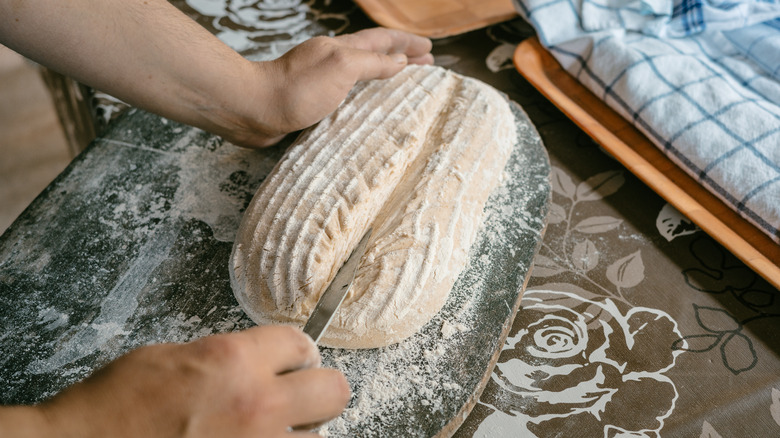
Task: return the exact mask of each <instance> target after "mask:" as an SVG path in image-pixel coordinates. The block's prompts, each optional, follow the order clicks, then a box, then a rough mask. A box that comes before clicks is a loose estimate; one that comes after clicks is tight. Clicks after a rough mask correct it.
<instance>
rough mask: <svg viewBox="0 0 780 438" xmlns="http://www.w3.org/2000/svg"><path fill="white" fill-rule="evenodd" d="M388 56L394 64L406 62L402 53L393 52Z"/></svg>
mask: <svg viewBox="0 0 780 438" xmlns="http://www.w3.org/2000/svg"><path fill="white" fill-rule="evenodd" d="M390 58H391V59H392V60H393V61H395V63H396V64H406V55H404V54H403V53H393V54H392V55H390Z"/></svg>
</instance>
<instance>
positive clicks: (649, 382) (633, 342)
mask: <svg viewBox="0 0 780 438" xmlns="http://www.w3.org/2000/svg"><path fill="white" fill-rule="evenodd" d="M548 286H550V285H548ZM564 288H565V289H569V290H572V288H574V289H578V288H577V287H576V286H573V285H566V287H564ZM564 288H557V287H556V288H555V289H564ZM585 296H590V298H585ZM517 318H518V319H520V321H519V323H518V322H516V323H515V324H514V326H513V329H512V331H511V332H510V334H509V337H508V338H507V340H506V345H505V346H504V350H503V351H502V353H501V355H500V356H499V360H498V364H497V365H496V370H495V372H494V374H493V378H492V380H491V382H490V383H489V385H488V387H489V389H488V390H486V393H487V394H489V397H487V398H488V399H487V400H486V398H485V397H483V398H482V401H483V403H485V404H487V405H490V407H491V408H493V409H495V411H494V412H492V413H491V414H490V415H488V416H487V418H486V419H485V420H484V421H483V423H482V424H481V425H480V427H479V429H478V430H477V433H476V435H475V436H528V435H531V434H533V435H535V436H542V435H540V434H542V433H543V432H544V431H548V432H550V431H555V433H556V434H558V435H556V436H578V437H618V436H619V437H628V436H636V437H657V436H658V434H659V431H660V430H661V428H662V427H663V425H664V420H665V419H666V418H667V417H668V416H669V415H670V414H671V413H672V411H673V410H674V406H675V402H676V400H677V398H678V393H677V389H676V387H675V385H674V383H673V382H672V381H671V380H670V379H669V378H668V377H666V376H665V375H664V373H665V372H666V371H668V370H670V369H671V368H672V367H673V366H674V364H675V360H676V358H677V356H678V355H679V354H680V353H681V351H679V350H673V349H671V348H670V346H671V344H672V343H673V342H674V341H675V340H677V339H679V338H680V332H679V330H678V327H677V323H676V322H675V321H674V320H673V319H672V318H671V317H670V316H669V315H668V314H667V313H665V312H663V311H660V310H657V309H650V308H645V307H629V306H627V305H625V304H621V303H620V302H618V301H614V300H612V299H610V298H605V297H603V296H601V297H599V296H596V295H594V294H590V293H588V292H587V291H581V292H579V293H572V292H562V291H558V290H546V289H545V290H530V291H527V292H526V293H525V296H524V297H523V303H522V309H521V311H520V312H519V313H518V316H517ZM648 394H652V397H648V396H647V395H648ZM544 436H546V435H544Z"/></svg>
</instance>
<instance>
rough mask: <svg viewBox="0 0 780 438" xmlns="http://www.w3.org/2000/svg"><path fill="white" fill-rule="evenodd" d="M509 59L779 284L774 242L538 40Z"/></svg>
mask: <svg viewBox="0 0 780 438" xmlns="http://www.w3.org/2000/svg"><path fill="white" fill-rule="evenodd" d="M514 64H515V68H517V70H518V71H519V72H520V74H522V75H523V76H524V77H525V78H526V79H527V80H528V81H529V82H530V83H531V84H532V85H533V86H534V87H536V88H537V89H538V90H539V91H540V92H541V93H542V94H543V95H544V96H545V97H547V98H548V99H549V100H550V101H552V102H553V103H554V104H555V106H557V107H558V108H559V109H560V110H561V111H562V112H563V113H564V114H566V116H567V117H569V118H570V119H571V120H572V121H574V123H576V124H577V125H578V126H579V127H580V128H582V130H583V131H585V132H586V133H587V134H588V135H590V136H591V137H592V138H593V139H594V140H595V141H596V142H597V143H599V144H600V145H601V146H602V147H603V148H604V149H606V150H607V151H608V152H609V153H611V154H612V155H613V156H614V157H615V158H616V159H617V160H618V161H620V162H621V163H622V164H623V165H624V166H626V168H628V170H629V171H631V172H632V173H633V174H634V175H636V176H637V177H639V179H641V180H642V181H644V182H645V184H647V185H648V186H650V188H651V189H653V190H654V191H655V192H656V193H658V194H659V195H661V196H662V197H663V198H664V199H665V200H666V201H667V202H669V203H670V204H672V205H673V206H674V207H675V208H677V210H679V211H680V212H681V213H682V214H684V215H685V216H687V217H688V218H689V219H691V220H692V221H693V222H694V223H696V224H697V225H698V226H699V227H700V228H701V229H702V230H704V231H705V232H706V233H707V234H709V235H710V236H712V237H713V238H714V239H715V240H717V241H718V242H720V243H721V244H722V245H723V246H724V247H726V248H727V249H728V250H729V251H731V252H732V253H733V254H734V255H735V256H737V257H738V258H739V259H740V260H742V261H743V262H744V263H745V264H746V265H748V266H749V267H750V268H751V269H753V270H754V271H756V272H757V273H758V274H759V275H761V276H762V277H764V278H765V279H766V280H767V281H769V282H770V283H771V284H772V285H773V286H775V287H777V288H780V267H778V264H780V245H778V244H777V243H775V242H773V241H772V240H771V239H770V238H769V236H767V235H766V234H765V233H763V232H762V231H761V230H759V229H758V228H757V227H755V226H754V225H753V224H751V223H750V222H748V221H747V220H745V219H743V218H742V217H741V216H739V215H738V214H737V213H736V212H735V211H734V210H732V209H731V208H730V207H729V206H728V205H726V204H725V203H724V202H723V201H721V200H720V199H718V198H717V197H716V196H714V195H713V194H712V193H710V192H709V191H708V190H707V189H705V188H704V187H703V186H701V185H700V184H699V183H698V182H697V181H696V180H695V179H693V178H691V177H690V176H688V174H686V173H685V172H684V171H683V170H682V169H680V168H679V167H678V166H677V165H676V164H674V163H673V162H672V161H671V160H670V159H669V158H667V157H666V156H665V155H664V154H663V153H662V152H661V151H660V150H658V148H657V147H656V146H655V145H654V144H653V143H651V142H650V140H648V139H647V137H645V136H644V135H643V134H642V133H641V132H639V131H638V130H637V129H636V128H635V127H634V126H633V125H631V124H629V123H628V122H627V121H626V120H625V119H623V118H622V117H621V116H620V115H619V114H618V113H616V112H615V111H614V110H612V109H611V108H609V107H608V106H607V105H606V104H605V103H604V102H602V101H601V100H600V99H599V98H598V97H596V96H595V95H594V94H593V93H591V92H590V91H589V90H588V89H587V88H585V87H584V86H583V85H581V84H580V83H579V82H577V80H576V79H574V78H573V77H572V76H571V75H569V74H568V73H567V72H566V71H565V70H563V68H562V67H561V66H560V64H558V62H557V61H556V60H555V58H553V56H552V55H551V54H549V53H548V52H547V50H546V49H545V48H544V47H543V46H542V45H541V44H540V43H539V40H538V39H536V38H532V39H528V40H526V41H523V42H522V43H520V44H519V45H518V47H517V49H516V50H515V54H514ZM629 145H631V146H629Z"/></svg>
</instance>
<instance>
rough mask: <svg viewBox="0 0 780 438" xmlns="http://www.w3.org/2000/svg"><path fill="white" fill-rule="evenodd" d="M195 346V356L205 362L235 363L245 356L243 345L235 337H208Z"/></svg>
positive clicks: (197, 342)
mask: <svg viewBox="0 0 780 438" xmlns="http://www.w3.org/2000/svg"><path fill="white" fill-rule="evenodd" d="M195 344H196V345H197V347H198V348H197V349H198V351H197V353H196V354H198V355H199V356H200V357H202V358H203V359H204V360H207V361H213V362H220V363H221V362H227V363H236V362H240V361H241V360H243V358H244V356H245V355H246V348H245V345H244V343H243V342H241V340H240V339H238V338H237V337H235V336H230V335H217V336H210V337H207V338H203V339H200V340H198V341H196V342H195Z"/></svg>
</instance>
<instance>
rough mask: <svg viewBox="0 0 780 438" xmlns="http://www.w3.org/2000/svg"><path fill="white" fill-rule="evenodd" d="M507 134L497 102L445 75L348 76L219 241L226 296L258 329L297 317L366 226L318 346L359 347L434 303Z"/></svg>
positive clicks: (413, 322)
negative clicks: (350, 81) (353, 80)
mask: <svg viewBox="0 0 780 438" xmlns="http://www.w3.org/2000/svg"><path fill="white" fill-rule="evenodd" d="M515 143H516V128H515V118H514V116H513V114H512V112H511V109H510V108H509V104H508V101H507V100H506V99H505V98H504V97H503V96H501V95H500V94H499V93H498V92H497V91H496V90H495V89H493V88H492V87H490V86H488V85H486V84H484V83H482V82H479V81H477V80H475V79H471V78H466V77H463V76H460V75H458V74H455V73H453V72H451V71H449V70H445V69H443V68H440V67H432V66H408V67H406V68H405V69H404V70H403V71H402V72H401V73H399V74H397V75H395V76H393V77H392V78H390V79H386V80H375V81H368V82H364V83H361V84H359V85H358V86H357V87H356V88H355V89H354V90H353V91H352V93H350V95H349V96H348V97H347V99H346V100H345V101H344V102H343V103H342V105H341V106H340V107H339V108H338V110H337V111H335V112H334V113H333V114H331V115H330V116H329V117H327V118H326V119H324V120H323V121H321V122H320V123H319V124H318V125H316V126H315V127H313V128H311V129H309V130H308V131H306V132H304V133H303V134H302V135H301V137H300V138H299V139H298V140H296V142H295V144H294V145H292V146H291V147H290V148H289V149H288V150H287V152H286V153H285V155H284V156H283V157H282V159H281V160H280V161H279V163H278V164H277V165H276V167H275V168H274V169H273V170H272V171H271V173H270V174H269V175H268V177H267V178H266V179H265V181H264V182H263V184H262V185H261V186H260V188H259V189H258V191H257V193H256V194H255V196H254V198H253V199H252V202H251V203H250V205H249V207H248V208H247V211H246V213H245V214H244V217H243V219H242V222H241V226H240V228H239V231H238V235H237V237H236V241H235V244H234V246H233V253H232V255H231V260H230V275H231V284H232V287H233V291H234V293H235V295H236V298H237V299H238V301H239V303H240V304H241V306H242V307H243V309H244V310H245V311H246V312H247V314H248V315H249V316H250V317H251V318H252V319H253V320H254V321H255V322H257V323H258V324H269V323H274V324H295V325H299V326H302V325H303V324H304V323H305V322H306V320H307V318H308V316H309V315H310V314H311V312H312V310H313V309H314V307H315V305H316V304H317V300H318V299H319V296H320V294H321V293H322V292H323V291H324V290H325V288H326V287H327V286H328V284H329V283H330V281H331V280H332V279H333V277H334V276H335V274H336V272H337V271H338V269H339V268H340V267H341V265H342V264H343V263H344V261H345V260H346V258H347V257H348V256H349V254H350V252H351V251H352V249H353V248H354V247H355V246H356V245H357V243H358V241H359V240H360V238H361V237H362V236H363V234H364V232H365V231H366V230H367V229H368V228H369V227H373V234H372V236H371V239H370V241H369V244H368V248H367V251H366V253H365V255H364V256H363V258H362V260H361V262H360V267H359V269H358V272H357V276H356V278H355V281H354V282H353V284H352V288H351V290H350V292H349V294H348V295H347V297H346V299H345V300H344V303H343V304H342V305H341V307H340V308H339V310H338V312H337V313H336V315H335V317H334V320H333V321H332V322H331V325H330V326H329V327H328V329H327V330H326V331H325V333H324V335H323V338H322V340H321V344H323V345H326V346H332V347H343V348H370V347H379V346H385V345H389V344H392V343H395V342H399V341H401V340H403V339H405V338H407V337H408V336H410V335H412V334H413V333H415V332H416V331H417V330H418V329H419V328H420V327H422V326H423V325H424V324H425V323H426V322H428V321H429V320H430V319H431V318H432V317H433V316H434V315H435V314H436V313H437V312H438V311H439V309H441V307H442V306H443V305H444V302H445V300H446V298H447V296H448V294H449V291H450V289H451V288H452V285H453V284H454V283H455V280H456V279H457V277H458V275H459V274H460V271H461V270H462V269H463V267H464V266H465V264H466V262H467V260H468V258H467V256H468V251H469V247H470V246H471V244H472V242H473V241H474V239H475V236H476V234H477V231H478V230H479V227H480V225H481V220H482V210H483V208H484V205H485V203H486V202H487V199H488V196H489V195H490V192H491V191H492V189H493V188H494V187H495V186H496V185H497V184H498V182H499V179H500V176H501V174H502V173H503V168H504V166H505V164H506V162H507V160H508V158H509V155H510V153H511V151H512V147H513V145H514V144H515Z"/></svg>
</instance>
